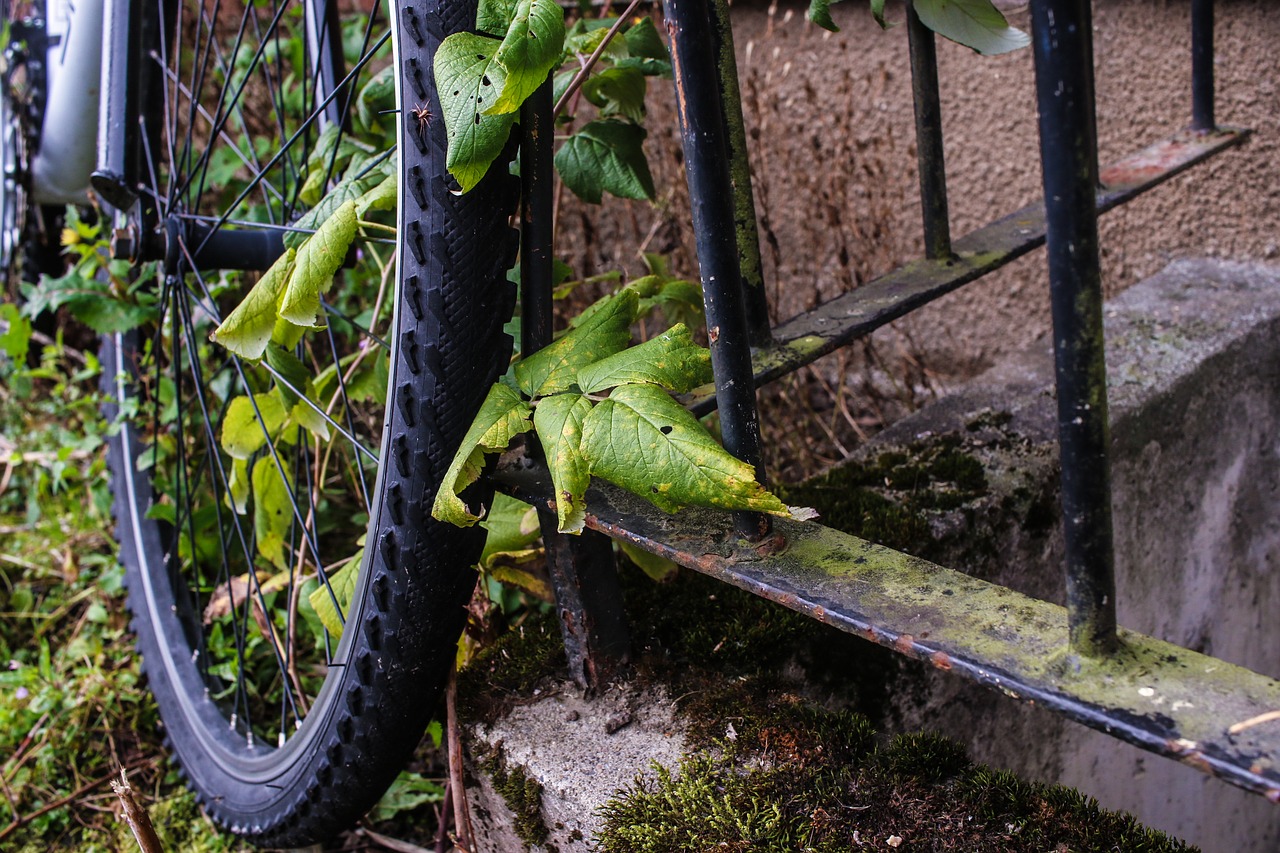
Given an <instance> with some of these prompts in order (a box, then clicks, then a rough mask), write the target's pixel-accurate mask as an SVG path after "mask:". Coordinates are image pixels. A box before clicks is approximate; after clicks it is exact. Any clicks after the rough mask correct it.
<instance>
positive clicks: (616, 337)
mask: <svg viewBox="0 0 1280 853" xmlns="http://www.w3.org/2000/svg"><path fill="white" fill-rule="evenodd" d="M638 304H639V298H638V297H637V296H636V295H635V293H634V292H632V291H629V290H623V291H620V292H619V293H617V294H615V295H614V296H610V297H606V298H605V299H604V300H602V301H601V302H600V307H599V308H598V309H597V310H595V311H593V312H592V314H591V316H590V317H589V318H588V319H587V320H585V321H583V323H582V324H581V325H579V326H577V327H576V328H574V329H572V330H570V331H569V333H568V334H566V335H565V336H564V337H562V338H560V339H559V340H557V341H554V342H553V343H551V344H550V345H549V346H546V347H543V348H542V349H540V350H538V351H537V352H536V353H534V354H533V355H531V356H529V357H528V358H525V359H522V360H520V361H518V362H516V365H515V376H516V384H517V385H518V386H519V387H520V390H521V391H523V392H524V393H525V394H526V395H527V396H529V397H545V396H548V395H551V394H559V393H560V392H562V391H568V390H569V389H570V388H572V387H573V385H574V383H576V382H577V380H578V370H579V369H580V368H582V367H584V366H585V365H588V364H591V363H592V362H593V361H599V360H600V359H602V358H604V357H606V356H610V355H613V354H614V353H616V352H621V351H622V350H623V349H624V348H625V347H626V346H627V344H628V343H630V342H631V324H632V323H634V322H635V319H636V308H637V306H638Z"/></svg>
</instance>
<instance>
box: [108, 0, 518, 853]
mask: <svg viewBox="0 0 1280 853" xmlns="http://www.w3.org/2000/svg"><path fill="white" fill-rule="evenodd" d="M161 2H163V0H161ZM245 5H246V8H247V7H249V6H251V5H252V4H245ZM394 5H395V7H396V10H397V11H396V17H397V31H396V34H395V37H394V39H393V43H394V59H393V67H394V68H395V69H396V70H395V72H394V77H395V83H396V106H397V108H399V109H401V110H407V108H408V107H412V106H413V105H414V104H415V103H418V104H420V103H428V102H429V103H430V105H431V109H432V111H433V113H434V114H436V115H439V114H440V109H439V104H438V101H437V98H436V96H435V93H434V91H433V89H432V85H431V82H430V81H431V75H430V69H431V67H432V57H433V55H434V51H435V49H436V47H437V46H438V44H439V42H440V41H441V40H443V38H444V37H445V36H447V35H448V34H450V33H453V32H457V31H461V30H466V29H470V28H472V27H473V26H474V21H475V15H476V3H475V0H431V2H417V0H401V2H399V3H397V4H394ZM211 31H212V28H211ZM397 124H398V131H397V134H398V141H399V167H398V168H399V178H400V181H399V185H400V187H401V192H400V193H399V202H398V207H397V223H398V234H399V237H398V246H397V249H398V251H397V257H398V263H399V266H398V271H397V273H396V274H395V279H396V284H397V287H396V289H395V290H396V294H395V297H394V300H393V301H394V313H393V319H392V326H391V332H390V333H389V334H388V335H387V336H386V339H387V344H388V347H389V349H390V355H389V368H388V384H387V391H386V398H385V399H386V400H387V404H386V408H385V411H384V412H383V427H382V430H381V445H380V449H379V451H378V452H379V459H380V461H381V464H379V466H378V473H377V479H376V482H375V484H374V489H373V493H372V494H371V495H370V496H369V502H368V516H369V522H368V526H367V534H366V547H365V548H364V550H363V559H362V561H361V568H360V571H359V574H358V577H357V580H356V582H355V590H354V592H353V594H352V596H351V601H350V605H349V609H348V611H347V613H346V621H345V625H346V627H345V628H344V629H343V631H342V635H341V640H340V641H339V642H338V644H337V648H336V650H333V651H332V655H331V660H330V661H329V665H328V667H327V672H326V674H325V676H324V681H323V686H321V687H320V688H319V689H318V692H316V693H315V695H314V696H312V697H311V705H310V708H309V710H307V712H306V713H305V715H304V716H303V717H302V718H301V720H300V722H299V721H295V723H297V724H298V727H297V728H296V730H295V731H292V732H286V731H285V729H286V728H287V726H286V725H285V723H284V722H283V721H282V722H281V724H280V732H279V738H278V742H277V743H276V744H271V743H266V742H263V739H262V738H261V737H255V735H254V731H255V729H254V723H253V722H252V721H251V722H250V723H248V724H246V723H245V721H243V720H240V719H237V716H236V710H235V708H236V707H238V705H236V704H235V703H238V702H239V700H238V699H236V700H234V702H233V704H231V705H230V706H228V704H227V703H226V702H220V701H219V700H217V698H216V696H212V695H211V691H210V689H209V687H210V682H211V681H213V682H217V681H218V680H217V679H216V678H214V677H213V676H211V675H210V672H211V669H210V665H209V663H208V660H207V658H208V654H207V648H206V647H207V645H208V638H207V637H202V636H201V637H196V638H195V639H193V638H192V634H193V633H195V634H199V633H200V632H201V631H203V630H205V627H207V626H202V625H201V622H202V620H204V621H207V617H205V616H202V614H201V611H200V601H201V599H200V598H199V597H198V596H196V595H194V594H193V593H192V590H191V587H196V586H199V585H200V584H201V583H202V582H203V581H202V580H201V579H200V578H199V577H197V578H195V580H194V581H190V580H188V579H184V578H182V577H175V576H174V574H175V570H174V563H181V562H182V547H181V546H180V544H178V543H179V541H180V540H181V537H182V535H183V534H182V530H181V528H182V524H181V523H177V525H176V526H177V531H176V532H175V529H174V525H173V524H170V523H168V522H166V521H164V520H163V519H158V518H156V517H155V515H156V513H155V511H154V506H155V505H156V503H157V502H158V501H162V500H163V496H161V495H158V494H156V493H155V491H154V489H153V481H154V480H161V479H163V477H162V474H161V473H160V472H157V473H156V474H155V475H153V476H147V475H146V474H145V473H143V472H140V471H139V460H143V459H145V454H146V453H147V452H148V447H149V444H148V439H149V438H150V439H155V440H157V441H158V439H156V437H155V436H154V435H150V436H149V435H148V427H147V419H145V418H144V419H136V418H135V419H131V418H128V417H122V418H121V419H120V423H121V429H120V433H119V435H118V436H116V437H115V438H113V439H112V441H111V443H110V447H109V467H110V472H111V476H112V480H113V484H114V487H115V510H116V518H117V529H118V538H119V540H120V545H121V549H120V554H121V560H122V562H123V563H124V565H125V569H126V584H127V587H128V594H129V605H130V608H131V610H132V612H133V614H134V620H133V627H134V630H135V632H136V634H137V638H138V646H139V650H140V653H141V658H142V665H143V670H144V673H145V675H146V676H147V678H148V680H149V684H150V687H151V690H152V692H153V693H154V695H155V697H156V700H157V703H158V705H159V708H160V713H161V717H162V720H163V724H164V730H165V736H166V741H167V743H168V745H169V747H170V749H171V752H172V755H173V757H174V758H175V759H176V761H177V762H178V764H179V765H180V767H181V769H182V772H183V774H184V775H185V777H186V780H187V782H188V784H189V785H190V786H191V787H192V788H193V789H194V790H195V791H196V793H197V795H198V797H199V799H200V801H201V802H202V804H203V806H204V808H205V810H206V812H207V813H208V814H209V815H210V817H212V818H213V820H214V821H216V822H217V823H218V824H220V825H221V826H223V827H225V828H228V829H230V830H231V831H233V832H235V833H237V834H239V835H242V836H244V837H246V838H248V839H249V840H251V841H253V842H254V843H256V844H260V845H269V846H288V847H296V846H303V845H306V844H310V843H315V842H317V841H319V840H323V839H326V838H329V837H332V836H333V835H334V834H336V833H337V832H339V831H340V830H342V829H344V828H346V827H347V826H349V825H350V824H352V823H353V822H354V821H355V820H356V819H358V818H359V817H360V816H361V815H362V814H364V812H365V811H366V810H367V809H368V808H369V807H370V806H372V805H373V804H374V803H375V802H376V801H377V800H378V798H379V797H380V796H381V794H382V793H383V791H384V790H385V789H386V788H387V786H388V785H389V784H390V783H391V782H392V780H393V779H394V778H395V776H396V775H397V773H398V772H399V771H400V770H401V768H402V767H403V765H404V762H405V760H406V758H407V757H408V756H409V754H410V753H411V752H412V751H413V749H414V748H415V747H416V745H417V744H418V742H419V740H420V739H421V737H422V733H423V731H424V728H425V726H426V724H427V723H428V722H429V720H430V717H431V714H432V712H433V709H435V707H436V706H437V704H438V700H439V697H440V694H441V690H442V687H443V684H444V682H445V680H446V677H447V674H448V670H449V668H450V666H451V664H452V662H453V660H454V656H455V653H456V643H457V638H458V636H459V634H460V632H461V629H462V626H463V623H464V620H465V614H466V611H465V606H466V604H467V602H468V600H469V598H470V595H471V593H472V590H473V588H474V585H475V575H474V570H473V568H472V566H473V565H474V563H475V560H476V558H477V557H478V555H479V552H480V549H481V547H482V545H483V531H481V530H478V529H470V530H462V529H459V528H456V527H453V526H451V525H445V524H441V523H439V522H436V521H434V520H433V519H431V518H430V506H431V502H432V500H433V498H434V494H435V491H436V488H437V485H438V483H439V482H440V480H441V479H442V478H443V475H444V472H445V470H446V468H447V466H448V464H449V462H450V460H451V458H452V455H453V453H454V450H455V449H456V447H457V446H458V445H459V443H460V441H461V438H462V436H463V434H464V433H465V431H466V429H467V428H468V426H469V425H470V422H471V420H472V418H473V417H474V415H475V413H476V411H478V409H479V406H480V403H481V402H482V400H483V397H484V394H485V392H486V390H487V388H488V387H489V385H490V384H492V382H493V381H495V380H496V378H497V377H498V376H499V375H500V373H501V372H502V370H503V369H505V366H506V363H507V361H508V359H509V354H510V351H511V341H510V339H509V337H508V336H507V335H505V334H504V332H503V328H502V327H503V323H504V319H505V318H506V317H508V316H510V313H511V310H512V307H513V303H514V299H515V292H514V286H513V285H512V284H511V283H510V282H509V281H508V280H507V277H506V272H507V270H508V268H509V267H510V266H511V264H512V263H513V261H514V255H515V250H516V239H515V232H514V231H513V230H512V229H511V228H510V226H509V221H508V217H509V214H510V213H511V212H512V211H514V209H515V205H516V202H517V194H518V182H517V181H516V180H515V179H514V178H513V177H512V176H510V175H509V174H508V170H507V169H506V168H503V167H501V166H498V167H495V168H494V169H493V171H492V172H491V174H490V176H489V177H488V178H486V179H485V180H484V181H483V182H482V183H481V184H480V185H479V186H478V187H476V188H475V189H474V190H472V191H471V192H468V193H467V194H465V195H454V194H453V193H452V192H450V188H451V186H453V185H452V184H451V179H450V177H449V176H448V174H447V172H446V170H445V166H444V163H445V150H446V139H445V129H444V127H443V122H433V123H429V124H427V125H420V124H419V123H418V122H417V121H412V120H401V121H398V122H397ZM213 135H216V134H211V136H213ZM406 190H407V191H406ZM157 194H158V193H157ZM168 286H173V288H174V289H175V291H176V290H177V289H179V288H180V287H182V286H183V285H180V284H176V283H169V284H166V287H168ZM186 298H188V297H187V296H185V295H184V296H179V295H171V296H170V297H169V299H171V300H172V303H173V304H174V305H177V304H178V300H179V299H186ZM161 304H164V302H163V299H162V301H161ZM170 310H172V311H174V312H175V313H181V312H180V311H178V309H177V308H171V309H170ZM334 322H335V323H336V320H335V321H334ZM160 325H161V327H163V324H160ZM178 325H179V324H178V323H177V322H176V321H175V323H174V324H173V326H174V328H175V329H176V328H178ZM185 328H186V329H187V330H188V331H187V334H188V338H189V341H188V342H184V343H183V344H178V343H173V344H171V345H170V346H172V358H171V360H172V361H175V362H181V360H182V353H183V352H184V350H185V351H186V352H187V353H188V354H189V353H191V352H194V351H197V350H198V347H199V346H203V344H202V343H200V342H198V341H196V340H195V336H194V335H191V330H192V329H193V326H192V325H191V323H190V321H189V319H188V320H187V321H186V325H185ZM147 334H148V333H147V330H140V331H138V332H134V333H127V334H119V335H115V336H111V337H110V338H109V339H107V340H106V342H105V343H106V345H105V346H104V358H103V375H104V377H105V379H106V384H107V386H108V390H109V394H108V396H109V399H110V404H109V406H108V408H109V410H110V413H111V414H113V415H115V414H118V413H120V412H127V411H129V410H130V409H131V408H135V407H136V406H138V405H139V403H141V404H143V405H145V406H147V407H148V408H149V412H148V414H149V415H150V416H151V417H152V419H153V420H154V419H155V418H156V417H158V416H157V414H156V411H155V410H156V409H157V408H158V407H159V406H160V405H162V403H161V399H162V395H158V393H156V392H152V394H151V396H147V391H146V390H145V389H146V388H147V377H146V376H144V375H140V374H139V370H138V367H137V365H138V363H139V362H140V360H142V359H143V358H144V357H146V356H147V354H148V352H149V350H148V346H149V345H148V343H147V342H148V340H150V341H151V346H155V345H157V344H156V342H157V341H162V340H163V338H164V334H163V333H162V332H153V333H152V336H151V337H150V338H148V337H147ZM175 337H176V335H175ZM150 357H152V358H153V359H154V360H156V361H159V357H157V356H154V353H152V354H151V356H150ZM175 370H176V369H175ZM241 376H243V373H242V374H241ZM215 378H216V377H215ZM195 393H196V394H197V395H199V394H202V393H204V392H203V391H197V392H195ZM343 393H344V395H345V393H346V392H345V390H344V391H343ZM223 412H224V413H225V408H224V409H223ZM259 420H260V421H261V417H259ZM179 421H180V422H181V415H179ZM206 433H207V435H206V439H207V443H208V444H209V445H212V444H213V441H212V439H211V438H208V436H211V435H212V433H211V432H208V427H207V426H206ZM186 440H187V439H186V437H185V435H184V436H183V438H182V441H184V442H185V441H186ZM218 452H219V451H218V450H217V449H216V448H215V449H214V450H213V453H212V454H211V455H214V454H217V453H218ZM275 452H276V451H275V450H274V449H272V450H271V453H275ZM356 455H357V456H358V454H356ZM157 456H158V452H157ZM216 464H220V463H217V462H213V463H209V467H210V469H212V468H213V467H214V465H216ZM276 464H280V463H279V462H278V461H277V463H276ZM308 464H310V461H309V462H308ZM166 476H171V475H166ZM281 477H282V479H287V478H285V477H284V472H283V468H282V469H281ZM188 479H189V475H188ZM210 479H211V480H214V479H215V478H214V477H213V475H212V474H211V475H210ZM181 480H182V475H181V474H179V475H177V478H176V481H177V482H181ZM295 482H299V483H300V480H298V479H295ZM483 488H484V487H483V486H481V489H482V490H483ZM301 490H302V489H301V486H299V489H298V491H301ZM190 491H192V489H191V488H190V487H188V492H190ZM214 492H215V494H216V492H217V489H216V487H215V488H214ZM224 497H225V496H224ZM478 499H479V500H481V501H487V499H488V498H487V497H485V496H484V495H483V494H481V495H479V496H478ZM296 506H297V505H296V504H295V508H296ZM295 511H296V509H295ZM215 512H216V513H217V514H218V517H219V518H221V517H222V509H221V508H218V507H215ZM192 514H194V511H192ZM219 524H221V522H219ZM192 541H194V540H192ZM191 550H192V551H194V545H193V546H192V549H191ZM175 554H177V557H176V558H175V556H174V555H175ZM254 559H255V555H253V554H250V555H249V556H248V560H249V564H250V566H253V564H254ZM224 560H225V558H224ZM194 561H195V558H194V557H193V558H192V562H194ZM317 565H319V559H318V558H317ZM196 571H197V572H198V571H199V570H196ZM250 571H256V569H252V568H251V570H250ZM290 572H291V573H290V581H291V582H292V578H293V574H292V570H290ZM255 577H256V576H255ZM254 583H258V584H260V579H259V580H251V581H250V585H251V587H250V588H251V589H252V585H253V584H254ZM257 589H258V590H259V591H261V589H262V587H261V586H260V585H259V586H257ZM244 598H245V600H246V602H248V600H249V599H250V598H251V595H250V593H245V594H244ZM210 601H212V599H210ZM232 601H233V604H232V606H233V607H236V606H238V605H235V604H234V601H235V599H234V594H232ZM252 607H253V604H252V603H251V602H250V603H247V604H246V605H245V609H246V610H248V609H249V608H252ZM250 615H252V614H247V615H246V616H245V618H244V621H245V623H246V630H249V628H248V622H249V621H251V620H250V618H249V617H250ZM265 618H267V619H270V617H265ZM193 624H194V629H193ZM260 630H261V631H263V632H266V633H272V632H273V631H272V629H270V628H260ZM326 637H327V635H326ZM326 642H327V641H326ZM246 645H247V642H246ZM202 649H203V650H205V651H206V654H205V658H204V659H203V660H201V661H200V662H199V663H197V661H196V659H195V658H197V657H199V655H200V652H201V650H202ZM238 653H239V654H241V655H242V658H243V654H244V653H243V651H241V652H238ZM326 653H328V652H327V651H326ZM239 664H240V665H241V666H242V667H243V666H244V665H245V664H246V662H245V660H244V659H241V660H240V661H239ZM280 679H281V680H282V681H283V680H285V679H286V675H285V674H284V673H283V672H282V673H281V674H280ZM284 689H285V691H286V693H287V692H288V689H289V687H288V684H287V683H286V685H285V687H284ZM216 692H217V691H216V690H215V691H212V693H215V694H216ZM246 732H247V735H246Z"/></svg>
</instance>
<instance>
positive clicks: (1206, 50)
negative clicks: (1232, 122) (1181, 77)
mask: <svg viewBox="0 0 1280 853" xmlns="http://www.w3.org/2000/svg"><path fill="white" fill-rule="evenodd" d="M1213 98H1214V93H1213V0H1192V2H1191V127H1192V129H1194V130H1202V131H1205V130H1213V129H1214V127H1215V123H1214V116H1213Z"/></svg>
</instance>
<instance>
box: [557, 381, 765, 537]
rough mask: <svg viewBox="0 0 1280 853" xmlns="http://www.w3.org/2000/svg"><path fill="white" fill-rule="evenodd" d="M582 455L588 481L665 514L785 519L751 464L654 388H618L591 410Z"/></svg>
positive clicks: (585, 424)
mask: <svg viewBox="0 0 1280 853" xmlns="http://www.w3.org/2000/svg"><path fill="white" fill-rule="evenodd" d="M582 453H583V455H584V456H586V457H587V459H588V461H589V462H590V464H591V473H592V474H594V475H595V476H597V477H601V478H603V479H605V480H608V481H609V482H611V483H615V484H616V485H619V486H621V487H622V488H624V489H627V490H628V491H630V492H634V493H635V494H637V495H640V496H641V497H643V498H645V499H647V500H649V501H651V502H652V503H653V504H654V505H655V506H657V507H659V508H660V509H663V510H665V511H667V512H675V511H676V510H677V509H679V508H681V507H683V506H706V507H718V508H720V509H751V510H759V511H762V512H770V513H773V514H775V515H786V514H787V507H786V506H785V505H784V504H783V503H782V501H780V500H778V498H777V497H776V496H775V495H773V494H771V493H769V492H768V491H766V490H765V488H764V487H763V486H761V485H760V484H759V483H757V482H756V479H755V471H754V469H752V467H751V466H750V465H748V464H746V463H745V462H742V461H740V460H738V459H735V458H734V457H733V456H731V455H730V454H729V453H728V452H727V451H726V450H725V449H724V448H723V447H721V446H720V445H718V444H716V441H715V439H713V438H712V437H711V436H710V434H708V433H707V431H706V430H705V429H704V428H703V426H702V424H700V423H698V420H697V418H695V417H694V416H693V415H691V414H690V413H689V412H688V411H687V410H686V409H685V408H684V407H682V406H681V405H680V404H679V403H677V402H676V401H675V400H673V399H671V397H670V396H669V395H668V394H667V392H666V391H663V390H662V389H661V388H658V387H656V386H653V385H624V386H622V387H621V388H618V389H616V390H615V391H614V392H613V394H612V396H610V397H609V399H607V400H605V401H604V402H602V403H599V404H597V405H596V407H595V408H594V409H592V410H591V413H590V414H589V415H587V417H586V420H585V421H584V422H583V425H582Z"/></svg>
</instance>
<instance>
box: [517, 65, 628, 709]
mask: <svg viewBox="0 0 1280 853" xmlns="http://www.w3.org/2000/svg"><path fill="white" fill-rule="evenodd" d="M551 108H552V102H551V82H550V81H549V80H548V81H547V82H546V83H544V84H543V85H542V87H541V88H540V89H538V91H537V92H535V93H534V94H533V96H532V97H530V98H529V99H528V100H527V101H525V103H524V105H523V106H522V107H521V110H520V126H521V129H522V134H523V137H522V140H521V145H520V180H521V189H522V192H521V202H520V205H521V210H520V212H521V217H520V219H521V231H520V291H521V306H520V351H521V352H522V353H524V354H529V353H533V352H536V351H537V350H539V349H541V348H542V347H544V346H546V345H547V344H549V343H551V338H552V331H553V315H552V285H553V282H552V264H551V261H552V242H551V241H552V203H553V199H554V186H555V183H554V180H553V174H554V173H553V170H552V156H553V153H552V141H553V138H554V132H555V128H554V121H553V117H552V114H551ZM540 449H541V448H538V447H531V448H530V455H533V456H537V455H540V454H538V452H537V451H539V450H540ZM537 507H538V521H539V523H540V525H541V527H542V539H543V542H544V543H545V544H546V547H547V569H548V572H549V573H550V575H551V583H552V587H553V588H554V589H555V595H556V613H557V615H558V616H559V619H560V633H561V636H562V637H563V639H564V647H565V655H566V657H567V658H568V660H569V672H570V674H571V675H572V677H573V680H574V681H576V682H577V683H578V684H579V685H580V686H582V687H583V688H587V689H594V688H596V687H598V686H600V685H601V684H602V683H603V682H604V681H605V680H607V679H608V678H609V677H610V676H611V675H612V674H613V673H614V672H615V671H616V670H617V668H618V667H619V666H620V665H621V664H622V663H623V661H625V659H626V657H627V653H628V651H629V649H630V643H631V640H630V637H629V634H628V631H627V623H626V617H625V614H624V612H623V606H622V589H621V587H620V586H619V584H618V575H617V570H616V566H615V562H614V556H613V543H612V542H611V541H610V540H609V538H608V537H607V536H604V535H602V534H600V533H597V532H595V531H593V530H587V531H584V532H583V533H582V534H581V535H580V536H570V535H566V534H562V533H559V532H557V526H558V520H557V517H556V511H555V510H554V509H552V508H550V506H549V505H548V503H547V502H546V501H539V502H538V505H537Z"/></svg>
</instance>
